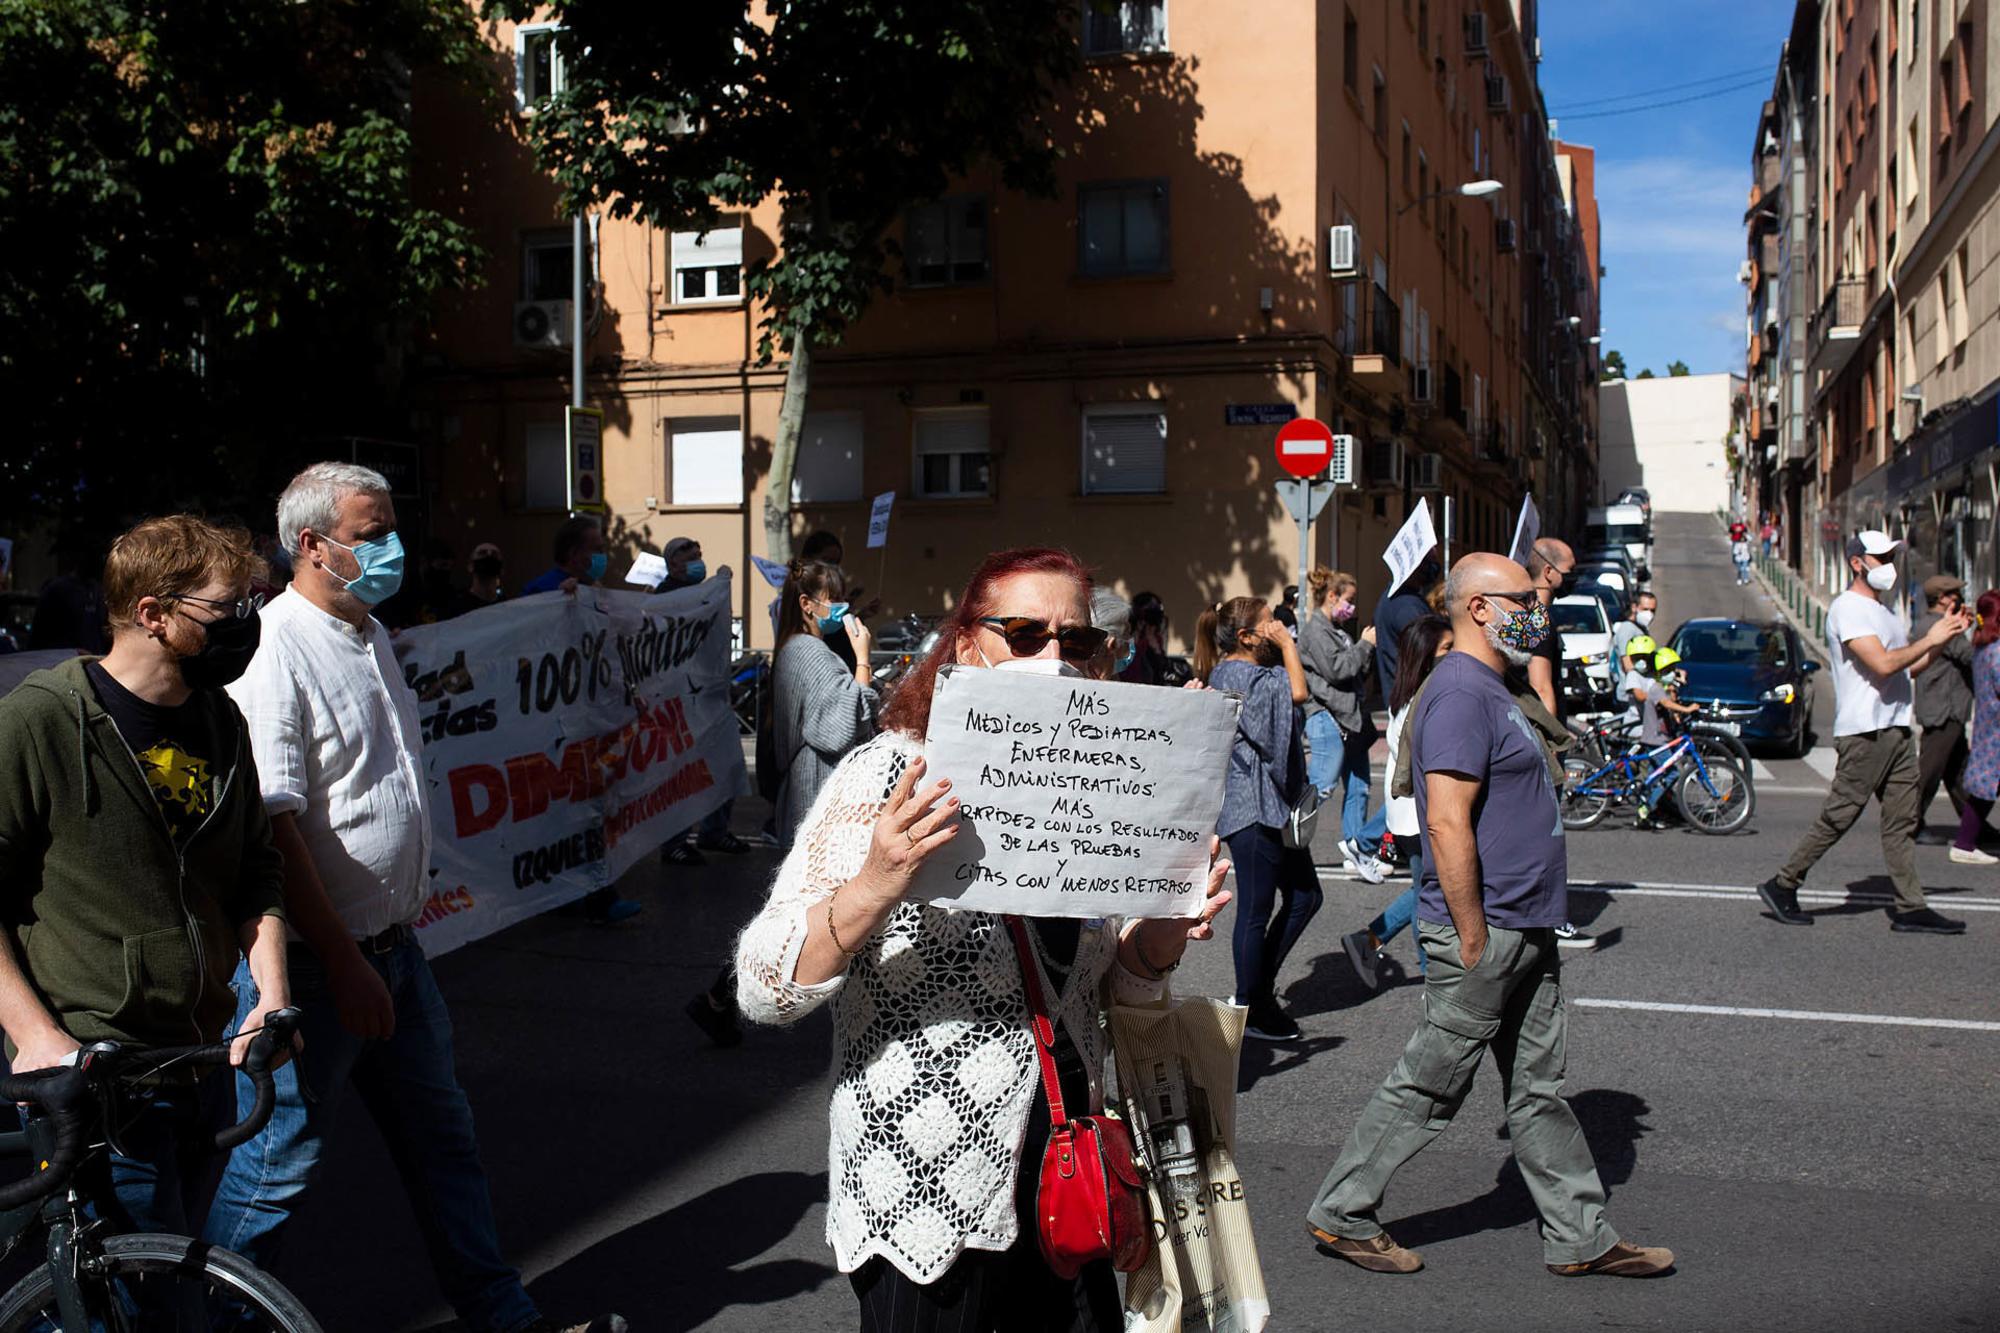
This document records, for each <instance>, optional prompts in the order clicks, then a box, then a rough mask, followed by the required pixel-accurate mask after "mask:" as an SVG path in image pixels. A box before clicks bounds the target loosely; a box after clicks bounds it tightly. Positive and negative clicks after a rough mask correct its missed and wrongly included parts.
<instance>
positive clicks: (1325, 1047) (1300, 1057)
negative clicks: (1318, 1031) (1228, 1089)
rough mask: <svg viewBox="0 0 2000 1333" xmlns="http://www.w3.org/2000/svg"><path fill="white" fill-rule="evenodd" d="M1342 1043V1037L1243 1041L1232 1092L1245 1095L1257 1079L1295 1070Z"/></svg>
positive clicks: (1246, 1039)
mask: <svg viewBox="0 0 2000 1333" xmlns="http://www.w3.org/2000/svg"><path fill="white" fill-rule="evenodd" d="M1346 1042H1347V1038H1345V1037H1307V1038H1306V1039H1305V1040H1303V1041H1288V1042H1275V1041H1258V1040H1257V1039H1256V1038H1254V1037H1246V1038H1244V1040H1243V1055H1242V1057H1241V1058H1240V1059H1239V1060H1238V1061H1237V1066H1236V1091H1238V1092H1239V1093H1241V1092H1248V1091H1250V1089H1252V1088H1254V1087H1256V1086H1257V1080H1258V1079H1260V1078H1265V1077H1267V1076H1269V1075H1272V1074H1283V1073H1286V1072H1287V1071H1289V1070H1293V1069H1297V1068H1298V1067H1299V1066H1300V1065H1302V1064H1304V1063H1305V1062H1306V1061H1308V1060H1310V1059H1312V1058H1313V1057H1314V1056H1315V1055H1318V1054H1320V1053H1321V1052H1323V1051H1330V1050H1333V1049H1334V1048H1335V1047H1338V1046H1343V1045H1345V1044H1346Z"/></svg>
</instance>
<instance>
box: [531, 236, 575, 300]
mask: <svg viewBox="0 0 2000 1333" xmlns="http://www.w3.org/2000/svg"><path fill="white" fill-rule="evenodd" d="M574 281H575V275H574V274H573V273H571V272H570V233H569V230H568V229H567V228H565V229H563V230H562V231H540V232H532V231H531V232H527V233H525V234H523V235H522V237H521V299H522V300H523V301H567V300H569V299H570V296H571V295H572V292H573V288H572V286H571V284H572V283H573V282H574Z"/></svg>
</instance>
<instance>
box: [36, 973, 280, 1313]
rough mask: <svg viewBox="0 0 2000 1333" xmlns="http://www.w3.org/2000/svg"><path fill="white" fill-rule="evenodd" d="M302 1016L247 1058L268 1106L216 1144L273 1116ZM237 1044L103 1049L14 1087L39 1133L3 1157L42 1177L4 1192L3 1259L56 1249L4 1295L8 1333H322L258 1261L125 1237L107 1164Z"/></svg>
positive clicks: (172, 1240)
mask: <svg viewBox="0 0 2000 1333" xmlns="http://www.w3.org/2000/svg"><path fill="white" fill-rule="evenodd" d="M298 1020H299V1011H298V1010H296V1009H281V1010H276V1011H274V1012H272V1013H271V1014H270V1015H268V1016H267V1017H266V1019H265V1022H264V1026H263V1027H262V1028H260V1029H258V1030H257V1032H256V1034H255V1035H254V1036H253V1037H252V1038H251V1042H250V1049H249V1052H248V1054H247V1055H246V1056H245V1058H244V1061H243V1073H244V1074H245V1075H247V1076H248V1077H249V1079H250V1084H251V1087H252V1089H253V1090H254V1091H255V1094H256V1102H255V1104H254V1105H253V1106H252V1108H251V1111H250V1114H249V1115H247V1116H245V1117H244V1118H243V1120H242V1122H241V1123H239V1124H236V1125H232V1126H230V1127H229V1128H227V1129H224V1130H222V1131H220V1132H218V1133H217V1134H216V1135H215V1147H216V1150H217V1151H219V1152H228V1151H229V1150H230V1149H232V1148H234V1147H236V1145H237V1144H239V1143H244V1142H247V1141H248V1140H249V1139H251V1138H252V1137H254V1136H255V1135H256V1133H257V1132H258V1131H259V1130H261V1129H262V1128H263V1127H264V1125H265V1124H266V1123H267V1122H268V1121H269V1120H270V1118H271V1108H272V1107H273V1105H275V1104H276V1101H277V1095H276V1090H275V1087H274V1085H273V1083H272V1079H271V1061H272V1059H273V1058H274V1057H275V1056H276V1055H277V1053H278V1052H279V1051H281V1050H286V1049H289V1048H290V1046H291V1044H292V1034H293V1033H294V1032H296V1031H297V1030H298ZM228 1061H229V1047H228V1045H227V1044H226V1043H224V1044H217V1045H212V1046H185V1047H175V1048H168V1049H148V1050H130V1049H126V1048H125V1047H122V1046H120V1045H119V1044H118V1043H116V1042H108V1041H105V1042H98V1043H96V1044H95V1045H92V1046H88V1047H86V1048H84V1050H82V1051H81V1052H79V1054H78V1057H77V1062H76V1064H75V1065H74V1066H73V1067H71V1066H63V1067H59V1068H55V1069H37V1070H33V1071H31V1072H29V1073H26V1074H17V1075H15V1076H14V1077H12V1078H5V1079H0V1098H4V1099H5V1100H7V1101H12V1102H17V1103H20V1104H22V1105H23V1106H24V1107H25V1108H26V1124H25V1125H24V1127H23V1128H22V1129H20V1130H17V1131H15V1132H14V1133H11V1134H0V1156H11V1157H20V1156H26V1157H27V1158H28V1160H29V1162H30V1163H31V1164H32V1165H33V1166H34V1168H35V1169H34V1170H33V1171H32V1172H31V1173H30V1174H29V1175H26V1176H24V1177H22V1178H21V1179H19V1180H16V1181H12V1182H10V1183H8V1184H6V1185H0V1238H4V1242H5V1248H4V1252H0V1259H4V1258H5V1257H8V1256H12V1255H13V1254H15V1253H16V1252H17V1251H23V1250H24V1249H25V1247H27V1246H28V1245H30V1244H32V1243H33V1241H35V1240H36V1239H37V1238H40V1239H43V1240H44V1241H45V1244H44V1246H43V1253H44V1255H45V1259H44V1261H43V1262H42V1263H41V1264H40V1265H39V1266H38V1267H36V1268H35V1269H33V1270H32V1271H31V1272H29V1273H28V1274H27V1275H26V1276H25V1277H23V1278H22V1279H21V1280H20V1281H19V1282H17V1283H15V1285H14V1287H13V1289H12V1290H10V1291H8V1292H7V1294H6V1295H5V1296H4V1297H0V1333H56V1331H57V1330H60V1333H214V1330H217V1329H228V1330H231V1331H232V1333H238V1331H240V1333H319V1325H318V1323H316V1322H315V1321H314V1320H313V1317H312V1316H311V1315H310V1314H308V1313H307V1312H306V1308H305V1307H304V1306H303V1305H301V1304H299V1301H298V1298H297V1297H295V1296H293V1295H292V1294H291V1293H290V1292H289V1291H287V1290H285V1288H284V1287H283V1286H282V1285H280V1284H279V1283H278V1281H277V1279H275V1278H273V1277H272V1276H271V1275H270V1274H268V1273H265V1272H263V1271H262V1270H260V1269H258V1268H257V1267H256V1266H255V1265H253V1264H252V1263H251V1262H250V1261H249V1260H248V1259H245V1258H243V1257H242V1256H241V1255H239V1254H235V1253H232V1252H231V1251H229V1250H223V1249H216V1248H214V1247H212V1246H209V1245H206V1244H204V1243H202V1242H201V1241H199V1240H196V1239H194V1238H192V1237H189V1236H171V1235H165V1234H158V1233H150V1232H130V1233H120V1232H118V1231H117V1230H116V1228H115V1226H114V1225H113V1223H112V1222H110V1221H109V1220H108V1219H109V1218H111V1217H114V1216H116V1215H117V1211H118V1210H117V1209H116V1207H115V1200H114V1199H113V1198H112V1197H111V1196H110V1176H109V1173H108V1172H107V1171H105V1170H102V1169H98V1168H99V1167H100V1166H101V1163H100V1162H99V1161H98V1159H100V1158H104V1157H107V1156H108V1155H109V1153H110V1152H111V1150H112V1149H113V1148H114V1147H115V1146H116V1144H117V1141H118V1135H119V1133H120V1130H121V1128H122V1127H125V1126H128V1125H129V1124H130V1123H131V1121H132V1111H133V1109H134V1108H135V1107H137V1106H139V1105H141V1104H143V1103H145V1102H146V1101H148V1100H150V1099H151V1098H152V1096H153V1095H154V1093H155V1091H156V1090H157V1089H159V1088H160V1087H161V1086H162V1084H161V1082H160V1077H161V1075H162V1074H165V1073H167V1072H168V1071H170V1070H181V1069H185V1068H188V1067H204V1066H205V1067H214V1066H218V1065H226V1064H227V1063H228Z"/></svg>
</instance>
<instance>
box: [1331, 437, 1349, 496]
mask: <svg viewBox="0 0 2000 1333" xmlns="http://www.w3.org/2000/svg"><path fill="white" fill-rule="evenodd" d="M1327 476H1328V477H1329V478H1330V479H1331V480H1332V482H1333V484H1334V485H1336V486H1352V485H1353V484H1354V437H1353V436H1352V435H1336V436H1334V437H1333V458H1332V460H1331V461H1330V462H1329V463H1328V464H1327Z"/></svg>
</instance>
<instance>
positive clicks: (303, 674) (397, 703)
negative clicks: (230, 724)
mask: <svg viewBox="0 0 2000 1333" xmlns="http://www.w3.org/2000/svg"><path fill="white" fill-rule="evenodd" d="M263 620H264V631H263V639H262V641H261V642H260V643H259V645H258V648H257V655H256V656H255V657H254V658H252V659H251V661H250V669H249V670H248V671H246V672H245V673H244V674H243V678H242V679H241V680H238V681H237V682H236V683H235V684H233V685H231V686H229V695H230V697H231V698H233V699H235V700H236V706H237V707H238V708H241V709H242V710H243V717H244V720H245V721H246V722H248V723H249V727H250V748H251V751H252V752H253V753H254V754H255V756H256V759H257V778H258V781H259V783H260V784H261V785H262V787H263V792H264V808H265V809H267V810H269V811H270V812H271V814H272V815H274V816H276V815H296V816H297V817H298V826H299V833H300V834H301V835H302V836H303V837H304V839H305V844H306V850H307V851H309V852H310V853H311V854H312V859H313V867H314V868H315V869H316V870H318V871H319V877H320V882H321V883H323V884H324V885H325V886H326V896H327V899H328V901H329V902H331V903H332V905H333V910H334V911H335V913H337V914H338V915H339V917H340V919H341V922H342V923H343V924H345V925H346V927H347V930H348V933H349V934H351V935H353V936H354V937H355V938H356V939H366V938H367V937H369V936H371V935H379V934H380V933H382V932H383V931H385V930H387V929H389V928H390V927H391V926H397V925H403V924H406V923H408V922H412V921H415V920H416V919H417V916H418V914H419V913H421V912H422V911H423V908H424V902H425V899H426V898H427V897H428V896H429V870H430V860H431V822H430V808H429V792H428V790H427V788H426V787H425V784H424V780H423V770H422V765H421V756H422V753H423V745H422V733H421V729H420V726H419V723H418V720H417V698H416V695H415V694H413V693H412V692H411V690H410V687H409V686H408V685H406V684H404V683H403V676H402V672H401V671H400V670H399V669H398V668H397V666H396V656H395V653H394V652H392V651H391V649H390V646H389V633H388V631H387V630H385V629H383V628H382V626H381V624H380V623H379V622H378V621H376V620H374V619H372V618H371V619H370V620H369V621H368V628H367V629H366V630H365V631H363V630H357V629H355V628H354V626H352V625H350V624H348V623H347V622H346V621H344V620H341V619H340V618H338V617H337V616H331V615H328V614H327V613H326V612H324V611H322V610H320V609H319V608H318V607H316V606H314V605H313V604H312V603H311V602H309V601H307V600H306V599H305V598H304V597H302V596H300V595H299V594H298V592H297V591H295V590H292V589H287V590H286V591H285V592H283V593H280V594H279V595H278V596H277V597H276V598H274V599H272V601H271V604H270V605H268V606H266V607H265V608H264V612H263Z"/></svg>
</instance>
